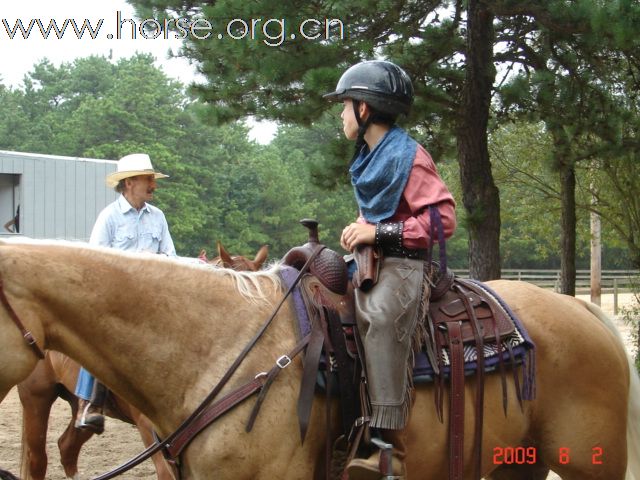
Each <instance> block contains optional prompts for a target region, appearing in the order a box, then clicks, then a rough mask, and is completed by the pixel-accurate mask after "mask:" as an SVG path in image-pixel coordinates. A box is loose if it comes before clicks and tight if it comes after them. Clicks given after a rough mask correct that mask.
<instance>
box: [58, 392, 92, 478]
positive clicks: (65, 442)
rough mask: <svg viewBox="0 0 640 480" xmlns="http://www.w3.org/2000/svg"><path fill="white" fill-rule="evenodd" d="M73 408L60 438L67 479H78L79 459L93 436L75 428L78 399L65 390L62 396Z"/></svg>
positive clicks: (61, 460) (61, 455)
mask: <svg viewBox="0 0 640 480" xmlns="http://www.w3.org/2000/svg"><path fill="white" fill-rule="evenodd" d="M61 396H62V398H64V399H65V400H66V401H67V402H69V406H70V407H71V420H70V421H69V425H67V428H66V429H65V431H64V432H63V433H62V435H60V438H58V449H59V450H60V463H62V467H63V468H64V473H65V475H66V476H67V478H74V479H75V478H78V457H79V456H80V449H81V448H82V446H83V445H84V444H85V443H86V442H87V440H89V439H90V438H91V437H92V436H93V432H91V431H89V430H85V429H79V428H76V427H75V421H76V414H77V413H78V398H77V397H76V396H75V395H73V394H71V393H69V392H68V391H66V390H65V392H64V393H63V394H62V395H61Z"/></svg>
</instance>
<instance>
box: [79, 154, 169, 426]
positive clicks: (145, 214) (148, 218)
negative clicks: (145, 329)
mask: <svg viewBox="0 0 640 480" xmlns="http://www.w3.org/2000/svg"><path fill="white" fill-rule="evenodd" d="M167 177H168V175H165V174H163V173H160V172H156V171H155V170H154V169H153V166H152V165H151V159H150V158H149V155H147V154H144V153H134V154H131V155H127V156H125V157H122V158H121V159H120V160H119V161H118V167H117V170H116V171H115V172H113V173H111V174H109V175H108V176H107V185H108V186H109V187H112V188H114V189H115V190H116V192H119V193H120V196H119V197H118V198H117V199H116V200H115V201H114V202H113V203H111V204H109V205H107V206H106V207H105V208H104V209H103V210H102V212H100V214H99V215H98V218H97V220H96V223H95V225H94V226H93V230H92V231H91V237H90V239H89V243H90V244H92V245H98V246H103V247H111V248H116V249H118V250H124V251H130V252H146V253H160V254H164V255H168V256H171V257H175V256H176V251H175V248H174V246H173V240H172V239H171V234H170V233H169V226H168V224H167V220H166V218H165V216H164V213H163V212H162V211H161V210H160V209H159V208H157V207H154V206H153V205H151V204H149V203H147V202H149V201H151V200H153V194H154V192H155V190H156V188H157V184H156V180H157V179H160V178H167ZM106 393H107V390H106V387H105V386H104V385H102V384H101V383H100V382H98V381H96V380H95V378H94V377H93V375H91V374H90V373H89V372H88V371H87V370H85V369H84V368H80V373H79V375H78V382H77V385H76V395H77V396H78V397H79V399H80V405H79V408H78V415H77V418H76V427H77V428H84V429H89V430H92V431H94V432H95V433H102V432H103V431H104V416H103V413H102V409H103V406H104V400H105V397H106Z"/></svg>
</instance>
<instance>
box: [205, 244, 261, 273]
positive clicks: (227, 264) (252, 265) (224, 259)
mask: <svg viewBox="0 0 640 480" xmlns="http://www.w3.org/2000/svg"><path fill="white" fill-rule="evenodd" d="M217 246H218V256H217V257H214V258H212V259H211V260H208V259H207V252H206V250H201V251H200V255H198V258H200V259H201V260H204V261H205V262H206V263H208V264H210V265H214V266H217V267H223V268H231V269H232V270H236V271H238V272H257V271H258V270H260V268H262V265H263V264H264V262H265V260H266V259H267V256H268V255H269V246H268V245H263V246H262V247H260V249H259V250H258V253H256V256H255V258H254V259H253V260H249V259H248V258H246V257H243V256H242V255H230V254H229V253H228V252H227V251H226V250H225V248H224V247H223V246H222V243H220V242H218V243H217Z"/></svg>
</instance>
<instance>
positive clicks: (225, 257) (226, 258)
mask: <svg viewBox="0 0 640 480" xmlns="http://www.w3.org/2000/svg"><path fill="white" fill-rule="evenodd" d="M218 255H219V256H220V260H222V266H223V267H225V268H232V267H233V260H232V259H231V255H229V254H228V253H227V251H226V250H225V249H224V247H223V246H222V243H220V242H219V241H218Z"/></svg>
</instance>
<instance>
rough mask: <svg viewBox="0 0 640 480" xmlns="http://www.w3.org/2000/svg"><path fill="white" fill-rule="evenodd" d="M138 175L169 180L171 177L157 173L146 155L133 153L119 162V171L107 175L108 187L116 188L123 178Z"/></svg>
mask: <svg viewBox="0 0 640 480" xmlns="http://www.w3.org/2000/svg"><path fill="white" fill-rule="evenodd" d="M138 175H153V176H154V177H155V178H168V177H169V175H165V174H164V173H160V172H156V171H155V170H154V169H153V165H151V159H150V158H149V155H147V154H146V153H132V154H131V155H127V156H125V157H122V158H121V159H120V160H118V169H117V170H116V171H115V172H113V173H110V174H109V175H107V185H108V186H109V187H115V186H116V185H118V182H119V181H120V180H122V179H123V178H129V177H136V176H138Z"/></svg>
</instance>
